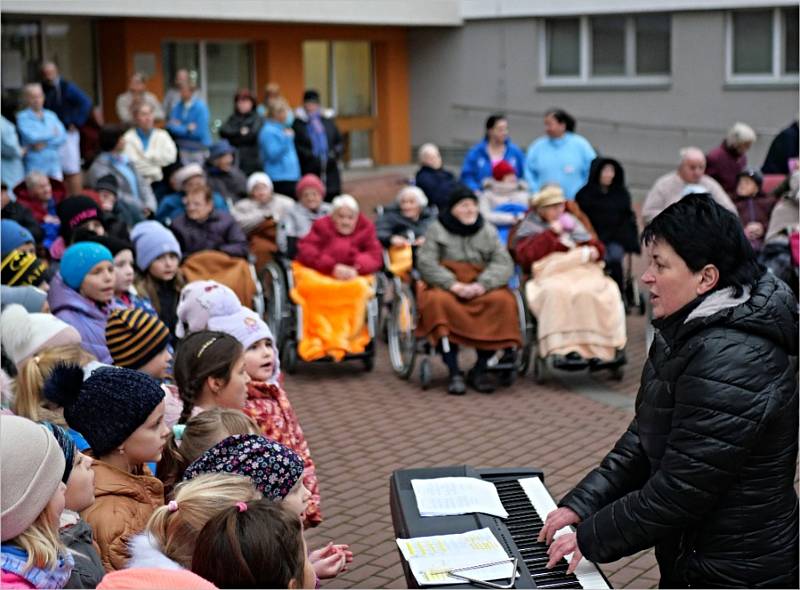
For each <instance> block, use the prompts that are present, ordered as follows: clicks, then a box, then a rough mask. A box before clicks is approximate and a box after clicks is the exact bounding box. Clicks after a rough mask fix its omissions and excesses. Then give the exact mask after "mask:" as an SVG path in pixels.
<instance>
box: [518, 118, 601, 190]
mask: <svg viewBox="0 0 800 590" xmlns="http://www.w3.org/2000/svg"><path fill="white" fill-rule="evenodd" d="M544 132H545V135H544V137H540V138H538V139H536V140H534V141H533V143H531V145H530V147H528V153H527V155H526V157H525V180H526V181H527V183H528V187H529V188H530V190H531V191H532V192H534V193H535V192H538V191H539V190H541V188H542V187H543V186H544V185H546V184H557V185H558V186H560V187H561V189H562V190H563V191H564V196H566V197H567V199H568V200H572V199H574V198H575V194H576V193H577V192H578V191H579V190H580V189H581V187H582V186H583V185H585V184H586V181H587V180H589V169H590V168H591V166H592V160H594V159H595V158H596V157H597V153H596V152H595V151H594V148H593V147H592V145H591V144H590V143H589V142H588V141H587V140H586V138H585V137H583V136H582V135H578V134H577V133H575V119H574V118H573V117H572V116H571V115H570V114H569V113H567V112H565V111H562V110H561V109H552V110H550V111H548V112H547V114H545V116H544Z"/></svg>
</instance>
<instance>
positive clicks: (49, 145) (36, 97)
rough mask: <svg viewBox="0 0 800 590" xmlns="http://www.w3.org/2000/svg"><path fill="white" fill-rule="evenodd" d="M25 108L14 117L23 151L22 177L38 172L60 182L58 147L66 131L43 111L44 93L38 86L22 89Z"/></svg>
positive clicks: (64, 138)
mask: <svg viewBox="0 0 800 590" xmlns="http://www.w3.org/2000/svg"><path fill="white" fill-rule="evenodd" d="M25 101H26V102H27V104H28V108H27V109H25V110H24V111H20V112H19V113H18V114H17V132H18V133H19V139H20V143H21V144H22V147H23V148H25V157H24V158H23V161H24V162H25V174H30V173H31V172H41V173H42V174H44V175H45V176H49V177H50V178H55V179H57V180H62V179H63V178H64V174H63V173H62V171H61V156H60V155H59V153H58V150H59V148H60V147H61V146H62V145H63V144H64V142H65V141H66V139H67V130H66V129H64V125H63V124H62V123H61V121H60V120H59V119H58V115H56V114H55V113H54V112H53V111H49V110H47V109H46V108H44V91H43V90H42V85H41V84H38V83H33V84H27V85H26V86H25Z"/></svg>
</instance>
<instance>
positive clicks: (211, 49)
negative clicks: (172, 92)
mask: <svg viewBox="0 0 800 590" xmlns="http://www.w3.org/2000/svg"><path fill="white" fill-rule="evenodd" d="M162 55H163V64H164V85H165V87H166V88H165V90H166V89H167V88H169V87H170V86H171V85H172V82H173V80H174V79H175V72H176V71H177V70H179V69H181V68H185V69H187V70H189V75H190V76H192V79H193V80H194V81H195V83H196V84H197V86H198V89H199V92H200V95H201V96H202V97H203V100H205V101H206V104H207V105H208V110H209V113H210V119H209V123H210V126H211V132H212V133H214V134H216V133H217V131H218V130H219V128H220V127H221V126H222V124H223V123H224V122H225V120H226V119H227V118H228V117H229V116H230V115H231V113H232V112H233V97H234V95H235V94H236V91H237V90H238V89H239V88H252V87H253V51H252V47H251V46H250V44H249V43H246V42H239V41H220V42H217V41H176V42H168V43H164V45H163V51H162Z"/></svg>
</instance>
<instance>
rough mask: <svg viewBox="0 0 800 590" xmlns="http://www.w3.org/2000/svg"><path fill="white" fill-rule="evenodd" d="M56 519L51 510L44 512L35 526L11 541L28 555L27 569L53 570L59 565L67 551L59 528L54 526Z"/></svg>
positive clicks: (35, 522) (46, 509)
mask: <svg viewBox="0 0 800 590" xmlns="http://www.w3.org/2000/svg"><path fill="white" fill-rule="evenodd" d="M54 519H55V517H54V515H53V514H51V512H50V509H49V508H45V509H44V510H42V512H41V514H39V516H38V517H37V519H36V520H34V521H33V524H32V525H31V526H29V527H28V528H27V529H25V531H24V532H22V533H20V534H19V535H17V536H16V537H14V538H13V539H11V540H10V541H4V542H5V543H9V544H10V545H15V546H17V547H19V548H20V549H22V550H24V551H25V552H26V553H27V554H28V561H26V562H25V569H26V570H29V569H31V568H32V567H38V568H41V569H46V570H47V569H53V568H55V567H56V566H57V565H58V559H59V556H61V555H63V554H64V553H65V551H66V549H65V548H64V545H63V544H62V543H61V538H60V537H59V534H58V527H57V526H56V525H54V524H53V520H54Z"/></svg>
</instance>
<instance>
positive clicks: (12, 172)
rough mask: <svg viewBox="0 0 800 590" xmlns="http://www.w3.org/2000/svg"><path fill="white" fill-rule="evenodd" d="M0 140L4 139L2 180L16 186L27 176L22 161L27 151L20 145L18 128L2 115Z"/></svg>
mask: <svg viewBox="0 0 800 590" xmlns="http://www.w3.org/2000/svg"><path fill="white" fill-rule="evenodd" d="M0 140H2V141H1V143H0V145H1V146H2V150H0V152H1V153H2V165H1V167H0V180H2V181H3V182H4V183H5V184H6V186H8V187H15V186H17V184H19V183H20V182H21V181H22V179H23V178H25V165H24V164H23V163H22V156H23V154H24V153H25V151H24V150H23V149H22V146H20V145H19V137H18V136H17V128H16V127H15V126H14V123H12V122H11V121H9V120H8V119H6V118H5V117H0Z"/></svg>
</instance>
